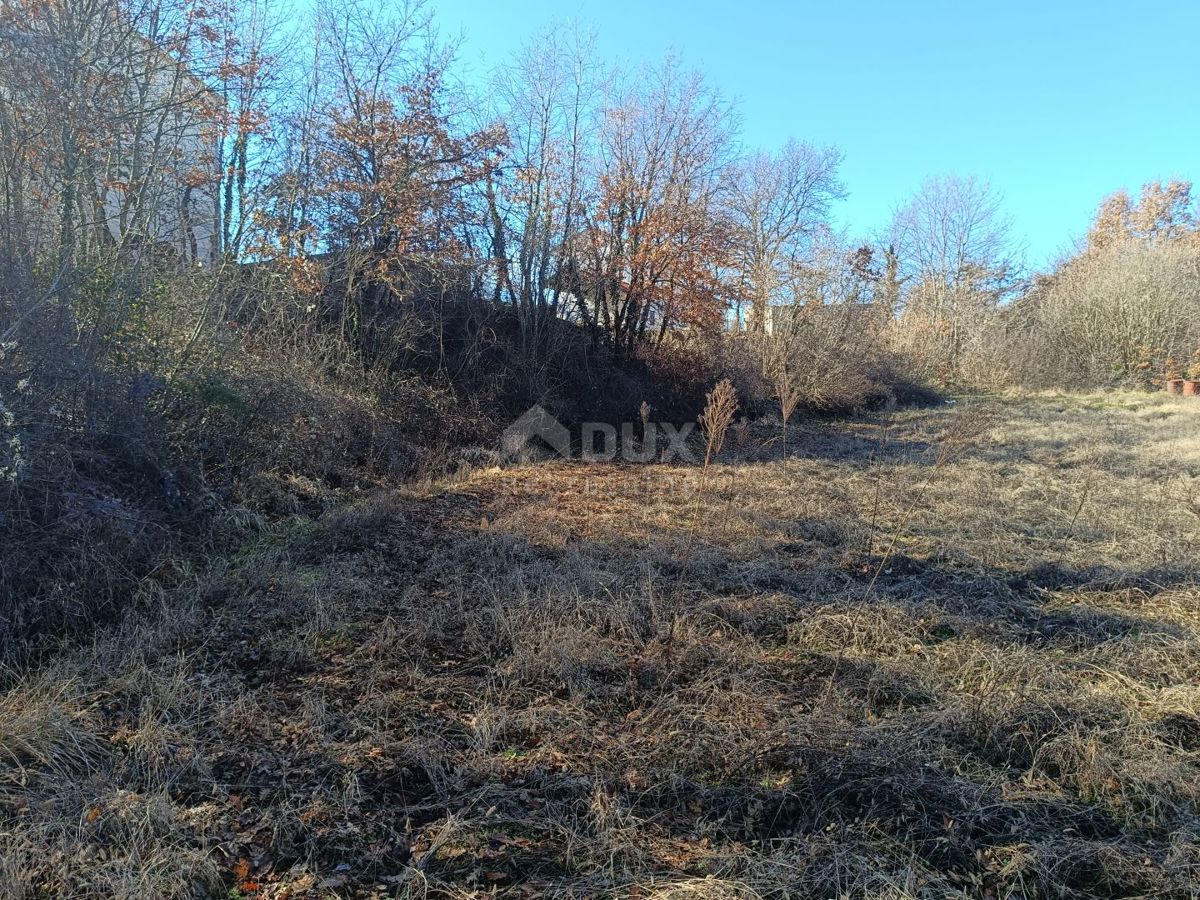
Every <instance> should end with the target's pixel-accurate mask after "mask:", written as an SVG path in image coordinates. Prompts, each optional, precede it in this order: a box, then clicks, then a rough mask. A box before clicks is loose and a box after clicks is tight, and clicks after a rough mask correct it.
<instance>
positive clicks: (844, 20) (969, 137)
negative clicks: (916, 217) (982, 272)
mask: <svg viewBox="0 0 1200 900" xmlns="http://www.w3.org/2000/svg"><path fill="white" fill-rule="evenodd" d="M432 2H433V6H434V9H435V10H436V16H437V20H438V22H439V25H440V27H441V29H442V31H443V33H444V34H447V35H449V34H456V33H461V35H462V37H463V38H464V43H463V46H462V53H461V61H462V63H463V64H464V66H465V67H466V68H467V69H468V70H470V71H472V72H474V73H476V74H482V73H484V72H485V71H486V70H487V69H488V68H489V67H491V66H493V65H497V64H500V63H502V62H503V61H504V60H505V59H506V58H507V57H508V56H509V54H510V53H511V52H512V51H513V50H514V49H515V48H517V47H518V46H520V45H521V44H522V43H524V42H525V41H526V40H527V39H528V38H529V37H530V36H531V35H532V34H534V33H535V32H536V31H537V30H539V29H540V28H542V27H544V26H546V25H549V24H553V23H555V22H562V21H566V20H576V21H578V22H580V23H583V24H587V25H591V26H594V27H595V29H596V30H597V36H598V42H599V43H598V49H599V51H600V52H601V53H602V54H603V56H604V57H605V58H606V59H607V60H612V61H620V60H624V61H627V62H630V63H636V62H641V61H646V60H656V59H658V58H660V57H661V56H662V55H663V54H664V53H665V52H667V51H668V50H674V51H677V52H678V53H679V54H680V55H681V56H682V57H683V59H684V61H685V62H687V63H688V64H689V65H692V66H694V67H696V68H699V69H701V70H702V71H703V72H704V73H705V74H706V75H707V77H708V78H709V79H710V81H711V82H712V83H713V84H714V85H715V86H716V87H718V88H719V89H720V90H721V91H722V93H724V94H725V95H726V96H729V97H732V98H735V99H737V100H738V102H739V105H740V109H741V112H742V126H743V127H742V135H743V139H744V140H745V141H746V142H747V143H748V144H754V145H758V146H763V147H767V148H771V147H775V146H777V145H779V144H781V143H782V142H783V141H785V140H786V139H787V138H788V137H795V138H797V139H800V140H808V141H812V142H815V143H831V144H834V145H836V146H837V147H839V148H840V149H841V150H842V151H843V153H844V154H845V163H844V166H843V169H842V173H843V176H844V180H845V181H846V184H847V187H848V189H849V191H850V196H849V198H848V199H847V200H846V201H844V202H843V203H841V204H840V205H839V207H838V209H837V216H838V218H839V221H840V222H841V223H842V224H844V225H845V226H847V227H849V229H850V230H851V231H852V232H853V233H855V234H864V235H866V234H870V233H872V232H874V231H876V230H878V229H881V228H883V227H884V226H885V225H886V223H887V222H888V220H889V218H890V215H891V211H892V210H893V209H894V208H895V206H896V205H897V204H898V203H900V202H901V201H903V200H904V199H905V198H906V197H907V196H909V195H910V194H911V193H912V192H913V191H914V190H915V189H916V188H917V186H918V185H919V184H920V182H921V181H922V180H923V179H924V178H926V177H928V176H932V175H937V174H944V173H949V172H957V173H960V174H964V175H965V174H971V173H973V174H976V175H979V176H982V177H984V178H987V179H988V180H990V181H991V182H992V184H993V185H994V186H995V187H996V188H998V189H999V191H1000V192H1001V194H1002V195H1003V197H1004V201H1005V208H1006V210H1007V212H1008V214H1009V216H1010V218H1011V219H1012V221H1013V226H1014V228H1013V232H1014V235H1015V236H1017V237H1018V238H1019V239H1020V240H1021V241H1023V243H1024V244H1025V246H1026V249H1027V258H1028V261H1029V263H1030V264H1031V265H1034V266H1041V265H1043V264H1045V263H1047V262H1049V261H1050V260H1052V259H1053V258H1054V257H1055V256H1056V255H1057V254H1058V253H1059V252H1060V251H1062V250H1065V249H1067V248H1069V246H1070V242H1071V241H1072V239H1073V238H1076V237H1078V236H1079V235H1081V234H1082V233H1083V232H1084V231H1085V230H1086V227H1087V222H1088V219H1089V217H1090V215H1091V213H1092V211H1093V210H1094V209H1095V207H1096V205H1097V204H1098V203H1099V201H1100V200H1101V198H1102V197H1103V196H1104V195H1106V194H1108V193H1111V192H1112V191H1114V190H1116V189H1117V188H1120V187H1129V188H1130V189H1133V190H1136V189H1137V188H1138V187H1139V186H1140V185H1141V184H1142V183H1143V182H1145V181H1147V180H1150V179H1154V178H1166V177H1170V176H1173V175H1174V176H1179V177H1183V178H1188V179H1190V180H1196V181H1200V0H1171V2H1164V3H1152V2H1151V3H1138V2H1136V0H1127V2H1111V0H1099V2H1082V0H1041V2H1030V0H1017V2H995V3H982V2H961V3H951V2H938V0H908V2H882V0H876V2H858V3H849V2H834V0H826V2H822V3H812V2H807V0H805V2H794V3H786V2H770V0H739V2H736V3H725V2H715V0H658V2H650V0H603V2H588V0H524V2H520V3H516V2H504V0H432Z"/></svg>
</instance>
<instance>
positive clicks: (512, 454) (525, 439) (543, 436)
mask: <svg viewBox="0 0 1200 900" xmlns="http://www.w3.org/2000/svg"><path fill="white" fill-rule="evenodd" d="M535 438H536V439H538V440H541V441H542V443H544V444H545V445H546V446H548V447H549V448H550V449H551V450H553V451H554V452H555V453H557V454H558V455H559V456H561V457H562V458H563V459H569V458H570V456H571V432H570V431H568V430H567V427H566V426H565V425H563V424H562V423H561V422H560V421H558V419H556V418H554V416H552V415H550V413H548V412H546V410H545V409H543V408H542V407H541V406H534V407H532V408H531V409H529V411H527V412H526V413H525V414H524V415H522V416H521V418H519V419H517V420H516V421H515V422H513V423H512V424H511V425H509V426H508V427H507V428H505V429H504V433H503V434H502V435H501V436H500V454H501V456H502V457H503V458H504V459H505V460H513V459H516V458H517V457H518V456H520V454H521V452H522V451H523V450H525V448H526V447H528V446H529V444H530V443H531V442H532V441H534V439H535Z"/></svg>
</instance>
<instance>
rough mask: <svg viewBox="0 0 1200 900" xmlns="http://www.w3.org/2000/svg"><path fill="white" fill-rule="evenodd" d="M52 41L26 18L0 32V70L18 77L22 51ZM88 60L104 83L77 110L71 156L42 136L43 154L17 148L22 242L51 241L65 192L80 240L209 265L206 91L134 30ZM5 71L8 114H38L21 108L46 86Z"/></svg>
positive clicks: (214, 165)
mask: <svg viewBox="0 0 1200 900" xmlns="http://www.w3.org/2000/svg"><path fill="white" fill-rule="evenodd" d="M127 34H132V32H127ZM54 40H55V39H52V38H50V37H48V36H44V35H43V34H42V33H40V30H39V28H38V26H37V25H36V24H34V25H33V26H31V27H30V29H29V30H28V31H25V32H22V33H19V34H14V33H12V32H11V31H10V32H7V33H3V34H0V53H4V54H8V55H9V61H8V63H7V65H8V66H13V65H14V63H16V66H17V67H15V68H9V69H8V72H9V73H10V75H11V74H12V73H15V77H16V78H17V79H20V78H21V77H22V76H23V72H22V70H21V69H20V68H19V67H20V61H19V58H21V57H26V56H27V57H28V59H29V60H30V65H31V67H32V66H35V65H36V64H37V62H38V60H39V59H41V58H44V57H45V56H47V55H49V54H47V53H46V51H47V50H54V51H57V50H58V49H59V48H58V46H57V45H56V43H54ZM89 49H91V48H89ZM76 52H78V51H76ZM91 64H94V65H95V66H96V69H97V70H98V71H102V72H103V78H104V80H105V81H104V83H106V84H109V83H110V84H111V85H112V89H111V93H109V94H108V95H107V96H106V97H105V101H106V102H105V104H104V106H103V108H102V109H100V110H98V111H87V110H85V111H83V112H82V113H81V119H83V120H84V125H83V126H82V127H81V129H80V130H81V131H83V132H84V133H85V134H86V140H85V141H81V142H80V144H81V145H82V146H81V149H80V151H79V153H78V158H76V159H72V160H71V165H70V166H68V165H67V161H66V160H65V158H61V152H60V149H59V148H58V147H57V146H55V145H54V144H53V143H52V142H51V143H50V144H49V146H48V147H47V148H46V150H45V152H44V153H43V152H42V150H40V149H31V150H29V151H28V152H27V156H28V158H29V160H30V162H29V165H28V166H27V170H26V171H25V172H24V173H22V174H21V177H20V179H19V182H18V183H19V184H20V185H21V186H22V187H23V191H22V193H23V194H24V200H23V201H22V207H23V208H22V210H21V215H20V220H21V223H22V227H23V228H24V229H25V230H26V233H27V235H26V236H27V238H28V241H29V244H30V245H31V246H34V247H41V248H43V249H45V248H48V247H51V246H54V245H55V242H56V241H57V240H58V238H59V235H60V233H61V228H62V223H63V221H64V219H65V218H66V216H65V215H64V211H63V198H64V197H70V198H72V200H73V205H74V209H72V210H71V211H70V216H71V221H72V223H73V226H74V228H75V230H77V231H80V232H81V233H83V232H86V235H85V239H86V240H87V241H89V242H92V243H108V244H110V245H112V246H114V247H120V248H122V249H123V250H127V251H130V252H148V253H154V254H156V255H158V256H160V257H164V256H165V257H169V258H171V259H173V260H175V261H176V262H178V263H179V264H182V265H208V264H211V263H212V262H214V261H215V260H216V258H217V255H218V254H219V252H220V246H221V206H220V196H219V184H220V175H221V173H220V171H219V165H218V159H219V156H218V152H217V139H218V129H217V127H216V125H217V119H216V113H217V109H218V107H217V106H216V103H215V102H214V98H213V95H212V94H211V92H210V91H209V90H208V88H207V86H206V85H205V84H204V83H203V81H202V80H201V79H199V78H197V77H195V76H194V75H192V74H190V73H188V72H186V71H184V70H183V69H182V67H181V66H180V64H179V63H178V62H177V61H176V60H175V59H174V58H173V57H171V56H170V55H169V54H168V53H166V52H165V51H163V50H162V49H160V48H159V47H158V46H156V45H155V44H153V43H152V42H151V41H149V40H146V39H145V38H142V37H140V36H138V35H133V36H132V37H128V38H127V39H126V41H125V42H124V44H123V45H121V46H120V48H119V52H114V53H113V58H112V59H99V60H94V61H92V63H91ZM5 78H6V74H5V66H0V103H8V104H10V105H11V107H12V108H13V110H14V112H15V113H16V114H14V115H13V116H12V120H14V121H16V120H18V119H20V120H23V121H36V120H37V117H38V116H39V115H43V116H44V115H45V114H46V111H45V110H41V109H30V107H31V106H35V105H38V104H39V103H42V102H44V101H45V99H46V98H47V97H48V96H49V95H50V94H49V91H50V90H53V88H50V89H47V88H45V87H44V86H42V85H40V84H38V83H37V82H36V81H35V80H34V79H30V80H29V81H26V82H24V83H20V82H19V81H18V82H17V83H15V84H11V85H10V84H6V83H5ZM31 82H32V83H33V84H34V85H35V87H34V88H33V89H32V90H31V89H30V83H31ZM38 90H42V91H44V92H43V93H38V92H37V91H38ZM45 105H46V106H48V107H49V108H51V109H53V108H54V106H53V104H52V103H47V104H45ZM0 124H3V123H0ZM72 124H74V123H72ZM53 139H54V135H53V133H52V132H51V141H53ZM10 183H11V182H10ZM14 199H15V198H10V202H12V201H13V200H14Z"/></svg>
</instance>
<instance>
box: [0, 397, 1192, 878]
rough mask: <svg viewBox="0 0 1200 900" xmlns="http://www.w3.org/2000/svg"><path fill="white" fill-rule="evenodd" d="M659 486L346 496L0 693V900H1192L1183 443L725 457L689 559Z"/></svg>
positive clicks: (1186, 454) (755, 446)
mask: <svg viewBox="0 0 1200 900" xmlns="http://www.w3.org/2000/svg"><path fill="white" fill-rule="evenodd" d="M785 448H786V452H785ZM699 480H700V479H699V472H698V470H697V469H696V468H691V467H686V466H660V465H652V466H636V465H608V466H593V465H583V464H573V463H567V462H559V463H550V464H542V465H534V466H524V467H520V468H514V469H505V470H501V469H491V470H486V471H476V472H473V473H470V474H468V475H465V476H463V477H460V478H458V479H456V480H455V481H453V482H451V483H445V484H438V485H432V486H427V487H423V488H414V489H405V490H398V491H394V492H391V493H386V494H380V495H378V496H375V497H373V498H371V499H370V500H368V501H364V502H362V503H360V504H357V505H355V506H351V507H348V508H345V509H342V510H340V511H337V512H336V513H334V514H330V515H326V516H325V517H324V518H322V519H320V520H318V521H316V522H308V521H305V520H296V521H295V522H292V523H283V524H281V525H278V526H275V527H274V528H272V529H270V530H268V531H264V532H263V533H262V534H261V535H260V536H259V537H258V539H257V540H256V541H255V542H254V543H253V544H252V545H250V546H248V547H247V548H246V549H245V550H244V551H243V552H242V553H240V554H239V555H237V556H236V557H234V558H231V559H229V560H226V561H223V562H222V563H220V564H214V566H213V568H212V570H211V571H209V572H206V573H204V574H202V575H200V574H198V575H196V576H194V577H192V578H190V579H189V580H188V585H187V587H186V589H179V590H174V591H172V592H171V593H170V594H164V595H162V596H161V597H159V598H158V599H157V601H156V602H153V603H150V602H148V603H147V604H146V607H145V608H143V609H140V610H138V611H137V613H136V615H130V616H129V617H128V619H127V621H126V622H125V623H123V624H122V625H120V626H119V627H114V628H110V629H107V630H105V631H103V632H101V633H100V634H98V635H97V636H95V637H94V639H91V640H90V642H89V644H88V645H87V646H86V647H83V648H78V647H76V648H71V649H64V650H63V651H62V652H61V653H60V654H58V655H57V656H56V657H54V658H53V659H51V660H50V661H49V662H48V663H47V664H45V665H43V666H42V667H41V668H39V669H38V670H36V671H32V672H26V673H13V674H12V675H11V677H10V686H9V688H8V689H7V690H6V691H5V693H4V694H3V695H2V697H0V894H2V895H3V896H5V897H29V898H33V897H50V896H54V897H57V896H63V897H102V896H104V897H107V896H120V897H131V898H132V897H145V898H158V897H199V896H240V897H263V898H285V897H287V898H303V897H330V896H338V897H341V896H345V897H371V896H379V897H384V896H387V897H393V896H398V897H456V898H466V897H476V896H492V895H501V896H514V897H533V896H560V897H585V896H589V897H608V896H621V897H642V898H651V897H658V898H668V897H679V898H684V897H689V898H690V897H830V896H869V897H896V898H901V897H918V896H920V897H926V896H930V897H952V896H963V897H979V896H990V897H1019V896H1048V897H1060V896H1061V897H1094V896H1114V897H1115V896H1122V897H1135V896H1137V897H1145V896H1180V897H1188V896H1195V895H1196V893H1197V890H1196V887H1195V885H1196V884H1197V883H1200V808H1198V803H1200V635H1198V629H1200V585H1198V583H1197V572H1196V565H1195V561H1196V549H1195V548H1196V545H1197V539H1198V537H1200V405H1192V406H1188V405H1186V404H1185V403H1184V402H1179V401H1175V402H1168V401H1167V400H1166V399H1165V398H1154V397H1146V396H1133V395H1128V396H1125V395H1117V396H1094V397H1088V396H1082V397H1081V396H1067V395H1062V396H1057V395H1044V396H1036V397H1029V396H1023V397H1015V396H1014V397H997V398H992V399H988V400H973V401H962V402H960V403H958V404H955V405H952V406H947V407H945V408H938V409H932V410H908V411H899V412H894V413H889V414H886V415H883V416H880V417H879V418H878V419H874V420H870V421H854V422H844V423H833V424H812V425H804V426H801V427H799V428H795V429H793V431H792V433H791V435H790V437H789V439H788V440H787V441H786V442H784V441H782V440H781V439H780V438H779V437H778V436H777V429H772V428H770V427H768V426H766V425H763V426H755V427H753V428H741V429H734V432H733V433H732V435H731V439H730V440H729V442H728V446H727V448H726V450H725V453H724V454H723V455H722V457H721V458H720V459H719V461H718V462H717V464H716V465H715V466H714V467H713V468H712V469H710V470H709V472H708V476H707V481H708V488H707V491H706V493H705V495H704V496H703V498H702V501H701V504H700V511H701V514H700V515H699V516H698V517H697V519H696V525H695V530H694V535H692V534H690V532H691V531H692V528H691V526H692V522H693V518H692V515H691V510H692V509H693V505H694V502H695V497H696V493H695V492H696V490H697V487H698V483H699Z"/></svg>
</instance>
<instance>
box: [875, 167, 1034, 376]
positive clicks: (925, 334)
mask: <svg viewBox="0 0 1200 900" xmlns="http://www.w3.org/2000/svg"><path fill="white" fill-rule="evenodd" d="M1010 230H1011V229H1010V225H1009V222H1008V220H1007V219H1006V218H1005V216H1004V215H1003V213H1002V210H1001V201H1000V197H999V195H998V194H997V193H996V191H995V190H993V189H992V187H991V186H990V185H989V184H988V183H987V182H986V181H981V180H979V179H977V178H975V177H973V176H972V177H966V178H962V177H958V176H953V175H951V176H946V177H942V178H934V179H930V180H929V181H926V182H925V183H924V184H923V185H922V186H921V188H920V190H919V191H918V192H917V194H916V195H915V196H914V197H913V198H912V199H911V200H910V201H909V202H908V203H907V204H905V205H904V206H902V207H901V208H900V209H898V210H897V211H896V214H895V216H894V219H893V223H892V236H893V243H894V246H895V247H896V252H897V265H898V268H899V272H900V276H899V277H900V278H903V279H904V280H905V281H906V282H907V285H906V288H907V289H906V291H905V293H904V295H903V296H902V302H901V305H902V318H901V325H902V328H901V330H900V332H899V334H900V337H901V341H902V343H903V345H904V347H905V349H907V350H908V351H909V352H910V354H911V355H912V356H913V357H914V358H920V359H921V361H922V364H923V365H925V366H926V368H927V369H928V370H929V371H928V374H933V373H934V372H936V373H937V374H939V375H941V376H942V377H949V376H950V375H951V374H953V373H954V372H956V371H957V369H958V368H959V365H960V362H961V361H962V359H963V358H964V357H965V355H966V354H967V352H968V350H969V348H970V347H971V346H972V345H973V344H975V343H976V342H978V341H980V340H984V339H985V338H984V329H985V326H986V325H987V323H988V322H989V321H990V316H991V314H992V312H993V311H994V310H995V309H996V308H997V306H998V305H999V304H1000V303H1001V302H1002V301H1003V300H1004V299H1006V298H1008V297H1010V296H1012V294H1013V293H1014V291H1015V289H1016V288H1017V287H1018V285H1019V284H1020V277H1019V276H1020V266H1019V262H1018V256H1017V252H1016V249H1015V247H1014V242H1013V240H1012V237H1011V234H1010Z"/></svg>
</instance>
